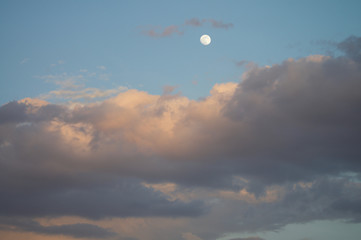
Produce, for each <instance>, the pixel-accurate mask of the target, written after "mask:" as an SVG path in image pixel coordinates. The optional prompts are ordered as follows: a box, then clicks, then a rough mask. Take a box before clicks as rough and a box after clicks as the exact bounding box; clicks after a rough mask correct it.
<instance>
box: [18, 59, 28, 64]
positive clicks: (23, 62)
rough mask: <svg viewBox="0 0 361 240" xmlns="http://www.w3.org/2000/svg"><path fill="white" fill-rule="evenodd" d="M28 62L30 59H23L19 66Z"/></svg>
mask: <svg viewBox="0 0 361 240" xmlns="http://www.w3.org/2000/svg"><path fill="white" fill-rule="evenodd" d="M29 60H30V58H24V59H23V60H21V61H20V64H25V63H27V62H28V61H29Z"/></svg>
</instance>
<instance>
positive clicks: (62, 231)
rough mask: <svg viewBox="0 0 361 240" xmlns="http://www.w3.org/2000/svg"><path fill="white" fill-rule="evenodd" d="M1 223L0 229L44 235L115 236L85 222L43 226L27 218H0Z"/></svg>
mask: <svg viewBox="0 0 361 240" xmlns="http://www.w3.org/2000/svg"><path fill="white" fill-rule="evenodd" d="M0 222H1V223H2V224H3V225H2V226H1V227H0V229H1V230H8V231H20V232H22V231H24V232H33V233H39V234H44V235H65V236H71V237H74V238H92V239H93V238H99V239H104V238H109V237H113V236H116V233H114V232H112V231H111V230H110V229H105V228H101V227H99V226H96V225H93V224H87V223H77V224H64V225H55V226H43V225H41V224H39V223H38V222H36V221H34V220H31V219H27V218H4V217H2V218H0Z"/></svg>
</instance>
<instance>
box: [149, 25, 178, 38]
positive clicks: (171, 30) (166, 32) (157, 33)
mask: <svg viewBox="0 0 361 240" xmlns="http://www.w3.org/2000/svg"><path fill="white" fill-rule="evenodd" d="M142 33H143V34H144V35H146V36H148V37H153V38H161V37H169V36H171V35H173V34H178V35H182V34H183V31H181V30H180V29H179V27H178V26H176V25H170V26H168V27H165V28H164V29H160V28H159V27H153V26H152V27H148V28H146V29H145V30H143V31H142Z"/></svg>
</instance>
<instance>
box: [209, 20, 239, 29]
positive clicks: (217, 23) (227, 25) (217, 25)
mask: <svg viewBox="0 0 361 240" xmlns="http://www.w3.org/2000/svg"><path fill="white" fill-rule="evenodd" d="M206 21H209V22H210V23H211V24H212V27H214V28H223V29H228V28H231V27H233V24H232V23H223V22H222V21H217V20H214V19H208V20H206Z"/></svg>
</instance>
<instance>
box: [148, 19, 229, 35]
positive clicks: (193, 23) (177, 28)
mask: <svg viewBox="0 0 361 240" xmlns="http://www.w3.org/2000/svg"><path fill="white" fill-rule="evenodd" d="M205 24H210V26H211V27H213V28H222V29H229V28H231V27H233V24H232V23H223V22H222V21H217V20H214V19H202V20H200V19H198V18H191V19H189V20H186V21H185V23H184V24H181V25H170V26H168V27H165V28H162V27H155V26H150V27H145V28H144V29H143V30H142V34H144V35H146V36H148V37H153V38H162V37H169V36H172V35H183V34H184V31H185V30H184V29H185V27H189V26H190V27H201V26H203V25H205Z"/></svg>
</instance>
